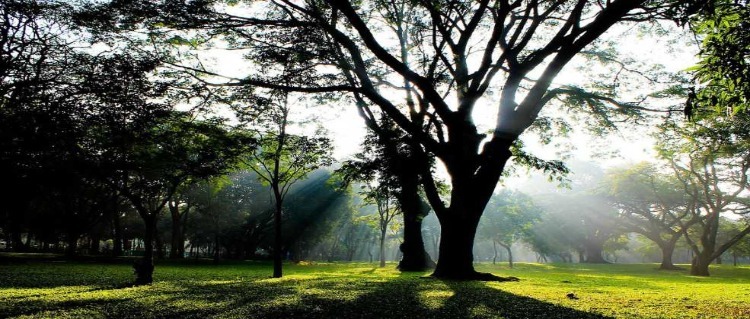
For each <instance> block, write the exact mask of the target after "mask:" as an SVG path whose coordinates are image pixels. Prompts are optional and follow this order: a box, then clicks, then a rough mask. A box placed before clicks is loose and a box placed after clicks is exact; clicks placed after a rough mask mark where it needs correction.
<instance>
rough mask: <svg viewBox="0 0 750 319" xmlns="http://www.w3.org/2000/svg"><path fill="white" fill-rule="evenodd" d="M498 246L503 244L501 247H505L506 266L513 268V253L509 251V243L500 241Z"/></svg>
mask: <svg viewBox="0 0 750 319" xmlns="http://www.w3.org/2000/svg"><path fill="white" fill-rule="evenodd" d="M500 246H503V248H505V251H506V252H508V267H510V268H511V269H512V268H513V253H512V252H511V251H510V246H511V245H505V244H503V243H500Z"/></svg>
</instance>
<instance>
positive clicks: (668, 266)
mask: <svg viewBox="0 0 750 319" xmlns="http://www.w3.org/2000/svg"><path fill="white" fill-rule="evenodd" d="M678 238H679V237H678ZM676 243H677V241H676V240H673V241H669V242H666V243H664V244H662V245H659V248H661V265H659V269H661V270H682V268H680V267H677V266H675V265H674V263H672V255H673V254H674V249H675V244H676Z"/></svg>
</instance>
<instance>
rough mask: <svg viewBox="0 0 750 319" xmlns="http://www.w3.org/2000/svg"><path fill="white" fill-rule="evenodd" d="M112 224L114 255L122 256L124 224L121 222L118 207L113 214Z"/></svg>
mask: <svg viewBox="0 0 750 319" xmlns="http://www.w3.org/2000/svg"><path fill="white" fill-rule="evenodd" d="M112 226H113V227H112V228H113V229H114V239H113V240H112V255H113V256H115V257H117V256H122V241H123V240H122V225H121V224H120V212H119V211H118V210H117V209H115V211H114V212H113V214H112Z"/></svg>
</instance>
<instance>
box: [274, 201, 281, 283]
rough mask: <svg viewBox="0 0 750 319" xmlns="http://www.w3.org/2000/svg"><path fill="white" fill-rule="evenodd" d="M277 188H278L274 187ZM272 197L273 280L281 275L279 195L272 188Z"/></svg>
mask: <svg viewBox="0 0 750 319" xmlns="http://www.w3.org/2000/svg"><path fill="white" fill-rule="evenodd" d="M276 187H278V186H276ZM274 195H275V197H276V211H274V214H273V228H274V241H273V278H281V276H282V275H283V273H282V269H281V262H282V259H281V239H282V236H281V209H282V206H281V205H282V202H281V200H282V199H281V193H280V192H279V190H278V188H274Z"/></svg>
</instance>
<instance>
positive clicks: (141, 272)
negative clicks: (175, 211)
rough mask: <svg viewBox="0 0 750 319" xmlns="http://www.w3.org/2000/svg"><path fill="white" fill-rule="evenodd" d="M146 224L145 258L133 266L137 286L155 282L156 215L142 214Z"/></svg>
mask: <svg viewBox="0 0 750 319" xmlns="http://www.w3.org/2000/svg"><path fill="white" fill-rule="evenodd" d="M141 217H142V218H143V221H144V223H145V224H146V232H145V234H144V236H143V243H144V245H145V247H144V248H145V250H144V252H143V258H141V259H139V260H137V261H136V262H135V264H134V265H133V269H134V271H135V276H136V277H135V284H136V285H149V284H151V283H152V282H153V281H154V238H155V237H156V215H155V214H147V215H144V214H141Z"/></svg>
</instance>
